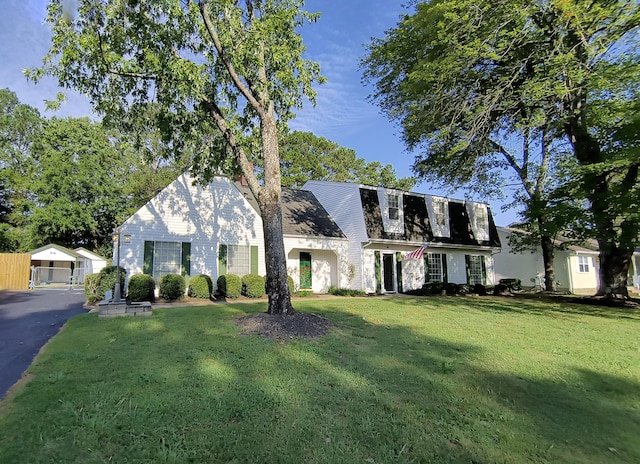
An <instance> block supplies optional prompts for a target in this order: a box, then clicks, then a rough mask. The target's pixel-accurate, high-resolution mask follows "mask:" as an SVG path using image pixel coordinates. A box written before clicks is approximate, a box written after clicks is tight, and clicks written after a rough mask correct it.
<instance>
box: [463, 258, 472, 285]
mask: <svg viewBox="0 0 640 464" xmlns="http://www.w3.org/2000/svg"><path fill="white" fill-rule="evenodd" d="M464 262H465V265H466V268H467V284H469V285H471V256H469V255H464Z"/></svg>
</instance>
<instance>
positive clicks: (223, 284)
mask: <svg viewBox="0 0 640 464" xmlns="http://www.w3.org/2000/svg"><path fill="white" fill-rule="evenodd" d="M217 285H218V293H220V294H221V295H222V296H223V297H225V298H230V299H233V300H235V299H236V298H239V297H240V295H241V294H242V279H240V277H239V276H237V275H235V274H223V275H221V276H220V277H218V282H217Z"/></svg>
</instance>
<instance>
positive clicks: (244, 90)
mask: <svg viewBox="0 0 640 464" xmlns="http://www.w3.org/2000/svg"><path fill="white" fill-rule="evenodd" d="M208 4H209V1H208V0H203V1H201V2H200V4H199V8H200V15H201V16H202V20H203V21H204V24H205V27H206V28H207V32H208V33H209V37H211V40H212V41H213V45H214V46H215V48H216V51H217V52H218V55H219V56H220V59H221V60H222V63H223V64H224V66H225V68H226V69H227V72H228V73H229V77H230V78H231V81H232V82H233V85H234V86H235V87H236V88H237V89H238V90H239V91H240V93H241V94H242V95H243V96H244V97H245V98H246V99H247V101H248V102H249V104H250V105H251V106H252V107H253V109H255V110H256V112H257V113H258V115H260V116H262V115H263V113H264V106H263V105H261V103H260V102H259V101H258V100H257V99H256V97H255V96H254V94H253V92H252V91H251V89H250V88H248V87H247V86H246V85H244V83H243V82H242V80H241V79H240V76H239V75H238V73H237V71H236V69H235V67H234V66H233V63H232V62H231V59H230V58H229V57H228V56H227V53H226V51H225V50H224V47H223V46H222V42H220V37H219V36H218V33H217V31H216V27H215V25H214V24H213V22H212V21H211V17H210V16H209V13H208V11H207V5H208ZM221 116H222V114H221Z"/></svg>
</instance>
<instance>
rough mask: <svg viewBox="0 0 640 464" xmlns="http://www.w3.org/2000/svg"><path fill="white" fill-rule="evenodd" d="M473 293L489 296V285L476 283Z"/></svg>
mask: <svg viewBox="0 0 640 464" xmlns="http://www.w3.org/2000/svg"><path fill="white" fill-rule="evenodd" d="M473 293H477V294H478V295H480V296H487V287H485V286H484V285H482V284H475V285H474V286H473Z"/></svg>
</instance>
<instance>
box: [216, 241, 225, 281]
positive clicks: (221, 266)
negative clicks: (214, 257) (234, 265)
mask: <svg viewBox="0 0 640 464" xmlns="http://www.w3.org/2000/svg"><path fill="white" fill-rule="evenodd" d="M226 273H227V245H223V244H222V243H221V244H220V245H219V246H218V277H220V276H221V275H225V274H226Z"/></svg>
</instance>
